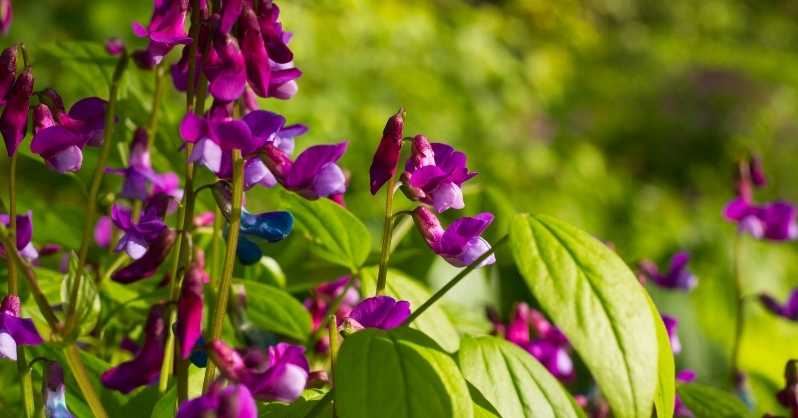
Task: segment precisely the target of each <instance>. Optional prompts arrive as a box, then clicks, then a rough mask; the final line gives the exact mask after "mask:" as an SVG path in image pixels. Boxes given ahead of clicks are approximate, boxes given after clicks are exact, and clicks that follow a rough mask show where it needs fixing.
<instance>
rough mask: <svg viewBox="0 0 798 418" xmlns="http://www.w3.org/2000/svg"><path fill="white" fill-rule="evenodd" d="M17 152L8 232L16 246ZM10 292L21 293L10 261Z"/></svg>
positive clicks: (12, 164) (12, 166) (11, 168)
mask: <svg viewBox="0 0 798 418" xmlns="http://www.w3.org/2000/svg"><path fill="white" fill-rule="evenodd" d="M16 183H17V154H16V153H14V155H12V156H11V161H10V162H9V173H8V222H9V227H8V233H9V235H10V237H11V242H12V243H14V245H15V246H16V241H17V188H16ZM8 293H10V294H13V295H17V294H19V283H18V282H17V266H16V264H14V263H8Z"/></svg>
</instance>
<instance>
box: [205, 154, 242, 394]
mask: <svg viewBox="0 0 798 418" xmlns="http://www.w3.org/2000/svg"><path fill="white" fill-rule="evenodd" d="M243 194H244V159H243V158H242V157H241V151H240V150H233V210H232V213H231V215H230V230H229V232H228V233H227V248H226V250H225V255H224V266H223V269H222V277H221V278H220V281H219V288H218V291H217V292H216V306H215V307H214V309H213V319H212V321H211V332H210V336H209V338H208V342H211V341H215V340H218V339H219V337H221V335H222V327H223V325H224V319H225V313H226V312H227V300H228V299H229V297H230V285H231V283H232V281H233V268H234V267H235V262H236V250H237V248H238V233H239V228H240V226H241V201H242V198H243ZM214 372H215V370H214V365H213V363H208V367H207V368H206V369H205V381H204V382H203V385H202V390H203V392H206V391H207V390H208V387H209V386H210V384H211V382H212V381H213V376H214Z"/></svg>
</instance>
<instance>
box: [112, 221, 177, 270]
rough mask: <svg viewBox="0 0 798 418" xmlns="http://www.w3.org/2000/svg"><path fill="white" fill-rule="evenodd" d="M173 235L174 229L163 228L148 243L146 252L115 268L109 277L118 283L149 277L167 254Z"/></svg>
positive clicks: (173, 240)
mask: <svg viewBox="0 0 798 418" xmlns="http://www.w3.org/2000/svg"><path fill="white" fill-rule="evenodd" d="M175 236H176V234H175V232H174V231H172V230H171V229H169V228H164V229H163V231H161V233H160V234H159V235H158V237H156V238H155V240H153V241H152V242H150V243H149V248H148V249H147V252H146V253H145V254H144V255H143V256H142V257H141V258H139V259H138V260H135V261H133V262H132V263H130V264H128V265H127V266H125V267H123V268H122V269H120V270H117V271H116V272H115V273H114V274H113V275H112V276H111V279H112V280H113V281H115V282H119V283H131V282H135V281H138V280H141V279H146V278H148V277H151V276H152V275H153V274H155V272H156V271H158V267H160V266H161V264H163V262H164V260H166V257H167V256H168V255H169V250H171V249H172V244H174V242H175Z"/></svg>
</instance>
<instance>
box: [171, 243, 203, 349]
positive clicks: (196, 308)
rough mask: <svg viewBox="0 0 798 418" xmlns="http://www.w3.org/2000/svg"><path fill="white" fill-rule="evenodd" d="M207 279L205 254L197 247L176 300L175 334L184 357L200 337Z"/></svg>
mask: <svg viewBox="0 0 798 418" xmlns="http://www.w3.org/2000/svg"><path fill="white" fill-rule="evenodd" d="M208 280H209V278H208V273H207V272H206V271H205V254H204V253H203V252H202V250H199V249H198V250H197V252H196V253H195V255H194V260H193V261H192V262H191V265H189V267H188V270H186V275H185V277H184V279H183V288H182V289H181V291H180V299H179V300H178V302H177V331H176V334H177V339H178V341H179V342H180V355H182V356H183V358H184V359H185V358H188V357H189V356H190V355H191V350H192V349H193V348H194V345H195V344H196V342H197V341H198V340H199V339H200V338H201V337H202V307H203V304H204V300H205V297H204V294H203V291H202V288H203V287H204V285H205V283H208Z"/></svg>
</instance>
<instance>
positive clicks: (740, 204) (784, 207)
mask: <svg viewBox="0 0 798 418" xmlns="http://www.w3.org/2000/svg"><path fill="white" fill-rule="evenodd" d="M723 215H724V216H725V217H726V219H727V220H729V221H731V222H735V223H737V225H738V228H739V229H740V232H744V233H748V234H750V235H751V236H753V237H755V238H760V239H767V240H771V241H791V240H794V239H796V238H798V223H796V210H795V206H793V205H792V204H791V203H789V202H785V201H776V202H772V203H765V204H763V205H756V204H753V203H752V202H751V201H750V200H747V199H746V198H744V197H737V198H735V199H734V200H732V201H731V202H729V204H728V205H726V208H724V210H723Z"/></svg>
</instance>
